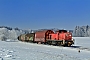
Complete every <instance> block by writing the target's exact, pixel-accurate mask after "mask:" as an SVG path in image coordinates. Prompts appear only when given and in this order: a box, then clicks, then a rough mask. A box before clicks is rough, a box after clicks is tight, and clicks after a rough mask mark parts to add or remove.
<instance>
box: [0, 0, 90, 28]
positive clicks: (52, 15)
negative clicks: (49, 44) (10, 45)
mask: <svg viewBox="0 0 90 60" xmlns="http://www.w3.org/2000/svg"><path fill="white" fill-rule="evenodd" d="M76 25H78V26H82V25H90V0H0V26H10V27H13V28H14V27H19V28H22V29H40V28H64V29H74V28H75V26H76Z"/></svg>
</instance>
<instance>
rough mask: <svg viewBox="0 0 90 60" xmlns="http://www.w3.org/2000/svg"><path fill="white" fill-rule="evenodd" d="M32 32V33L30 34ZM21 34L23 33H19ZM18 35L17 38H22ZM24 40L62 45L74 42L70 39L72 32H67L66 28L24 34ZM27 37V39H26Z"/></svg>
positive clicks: (69, 44)
mask: <svg viewBox="0 0 90 60" xmlns="http://www.w3.org/2000/svg"><path fill="white" fill-rule="evenodd" d="M31 34H32V35H31ZM20 36H23V35H20ZM20 36H19V37H18V40H21V41H22V39H21V38H20ZM24 38H25V39H23V40H24V41H27V42H33V43H38V44H42V43H44V44H49V45H59V46H60V45H62V46H71V45H72V44H74V40H73V39H72V33H70V32H67V30H58V31H56V33H54V32H53V31H52V30H44V31H38V32H35V33H29V34H28V36H27V34H26V36H24ZM27 38H28V39H27Z"/></svg>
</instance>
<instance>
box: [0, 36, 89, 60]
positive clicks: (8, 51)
mask: <svg viewBox="0 0 90 60" xmlns="http://www.w3.org/2000/svg"><path fill="white" fill-rule="evenodd" d="M74 39H75V41H76V42H75V46H77V48H76V47H75V48H74V47H73V48H71V47H60V46H49V45H41V44H39V45H38V44H33V43H25V42H20V41H16V42H11V41H9V40H8V42H7V41H0V59H1V60H90V51H89V50H80V51H81V52H80V53H79V52H78V50H79V47H78V46H84V47H87V46H86V45H89V46H90V44H87V43H90V41H89V39H90V38H76V37H75V38H74ZM84 39H86V40H85V41H84Z"/></svg>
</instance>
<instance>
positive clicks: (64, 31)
mask: <svg viewBox="0 0 90 60" xmlns="http://www.w3.org/2000/svg"><path fill="white" fill-rule="evenodd" d="M57 32H59V33H62V32H63V33H66V32H67V30H59V31H57Z"/></svg>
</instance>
